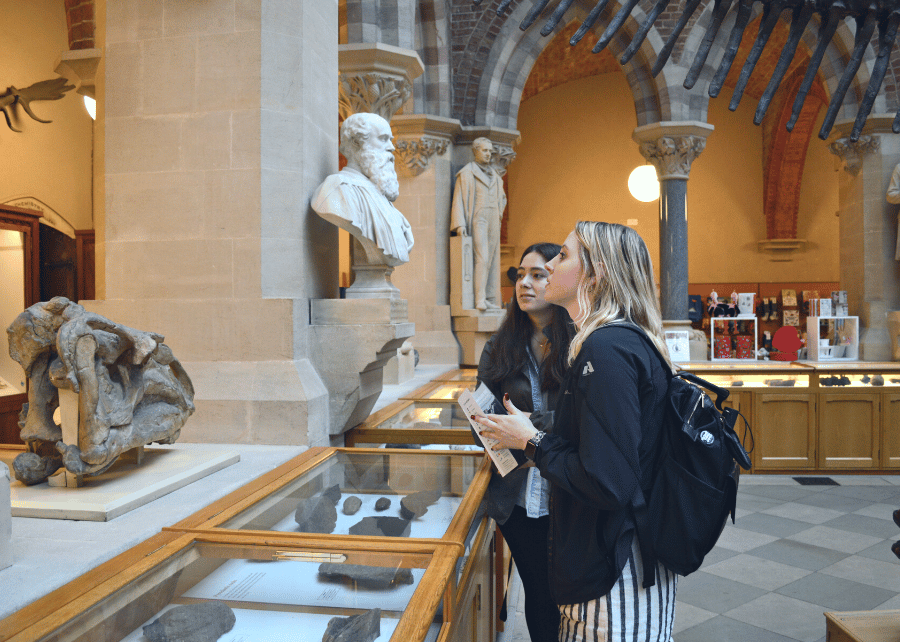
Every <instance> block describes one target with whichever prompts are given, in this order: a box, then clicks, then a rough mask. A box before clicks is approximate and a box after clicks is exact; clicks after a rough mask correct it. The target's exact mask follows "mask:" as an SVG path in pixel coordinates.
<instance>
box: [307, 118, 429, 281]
mask: <svg viewBox="0 0 900 642" xmlns="http://www.w3.org/2000/svg"><path fill="white" fill-rule="evenodd" d="M340 151H341V153H342V154H343V155H344V157H345V158H346V159H347V166H346V167H344V169H342V170H341V171H340V172H338V173H337V174H332V175H331V176H329V177H328V178H326V179H325V181H324V182H323V183H322V184H321V185H319V187H318V189H316V191H315V193H314V194H313V197H312V208H313V210H314V211H315V212H316V213H317V214H318V215H319V216H321V217H322V218H324V219H325V220H327V221H329V222H330V223H334V224H335V225H337V226H338V227H340V228H342V229H345V230H347V231H348V232H349V233H350V234H351V235H352V236H353V237H354V238H355V239H356V240H357V241H358V242H359V245H360V246H361V247H360V248H356V247H355V246H354V269H356V268H358V265H359V263H360V262H361V260H362V259H363V257H359V256H357V255H356V254H357V252H358V250H362V251H364V252H365V259H366V260H367V262H368V263H369V264H381V265H385V266H389V267H396V266H398V265H402V264H404V263H406V262H408V261H409V251H410V250H411V249H412V247H413V242H414V240H413V234H412V228H411V226H410V224H409V221H407V220H406V218H405V217H404V216H403V214H402V213H401V212H400V211H399V210H398V209H397V208H395V207H394V206H393V202H394V201H395V200H397V197H398V196H399V195H400V183H399V181H398V180H397V172H396V170H395V169H394V154H393V151H394V144H393V133H392V132H391V126H390V124H388V122H387V121H386V120H385V119H384V118H382V117H381V116H379V115H377V114H369V113H359V114H353V115H351V116H349V117H348V118H347V119H346V120H344V123H343V125H342V126H341V143H340Z"/></svg>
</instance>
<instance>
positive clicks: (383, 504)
mask: <svg viewBox="0 0 900 642" xmlns="http://www.w3.org/2000/svg"><path fill="white" fill-rule="evenodd" d="M390 507H391V500H389V499H388V498H387V497H379V498H378V501H377V502H375V510H377V511H379V512H381V511H383V510H387V509H388V508H390Z"/></svg>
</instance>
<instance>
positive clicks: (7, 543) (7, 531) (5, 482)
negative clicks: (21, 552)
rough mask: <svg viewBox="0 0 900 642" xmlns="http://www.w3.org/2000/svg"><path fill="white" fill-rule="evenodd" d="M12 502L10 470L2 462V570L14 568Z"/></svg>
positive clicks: (0, 463) (0, 515) (0, 559)
mask: <svg viewBox="0 0 900 642" xmlns="http://www.w3.org/2000/svg"><path fill="white" fill-rule="evenodd" d="M12 562H13V557H12V502H11V501H10V490H9V468H8V467H7V466H6V464H4V463H2V462H0V570H3V569H4V568H6V567H7V566H12Z"/></svg>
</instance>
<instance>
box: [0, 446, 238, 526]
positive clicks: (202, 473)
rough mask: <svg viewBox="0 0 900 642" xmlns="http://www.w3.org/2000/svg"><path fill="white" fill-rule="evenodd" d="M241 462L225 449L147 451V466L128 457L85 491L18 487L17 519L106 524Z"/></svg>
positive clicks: (94, 479) (14, 512)
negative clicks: (41, 518) (67, 520)
mask: <svg viewBox="0 0 900 642" xmlns="http://www.w3.org/2000/svg"><path fill="white" fill-rule="evenodd" d="M15 454H17V453H14V452H13V453H11V455H13V456H14V455H15ZM240 460H241V457H240V455H239V454H237V453H235V452H230V451H226V450H224V449H223V450H208V449H203V450H200V449H193V448H179V447H178V446H177V445H175V446H171V447H166V446H159V447H154V448H145V449H144V461H143V463H142V464H140V465H138V464H137V462H136V461H135V460H134V459H132V458H127V456H123V457H121V458H120V459H119V461H117V462H116V463H115V464H113V466H112V467H111V468H110V469H109V470H107V471H106V472H105V473H102V474H100V475H97V476H96V477H85V478H84V486H82V487H81V488H66V487H65V486H63V487H52V486H50V484H48V483H47V482H44V483H42V484H35V485H34V486H26V485H25V484H23V483H22V482H20V481H13V482H12V484H11V491H12V493H11V494H12V515H13V516H14V517H43V518H48V519H75V520H85V521H94V522H106V521H109V520H111V519H114V518H116V517H118V516H119V515H122V514H124V513H127V512H128V511H131V510H134V509H135V508H139V507H141V506H143V505H144V504H148V503H150V502H152V501H153V500H154V499H157V498H159V497H162V496H163V495H167V494H169V493H171V492H173V491H176V490H178V489H179V488H182V487H184V486H187V485H188V484H190V483H192V482H195V481H197V480H198V479H202V478H203V477H206V476H207V475H211V474H212V473H214V472H216V471H218V470H221V469H223V468H225V467H226V466H230V465H232V464H235V463H237V462H239V461H240ZM6 463H7V464H10V465H11V464H12V460H11V458H10V461H8V462H6Z"/></svg>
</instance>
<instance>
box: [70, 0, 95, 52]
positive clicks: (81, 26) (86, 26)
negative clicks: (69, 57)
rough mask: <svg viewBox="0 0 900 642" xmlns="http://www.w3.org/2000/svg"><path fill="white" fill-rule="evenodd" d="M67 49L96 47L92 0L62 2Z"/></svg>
mask: <svg viewBox="0 0 900 642" xmlns="http://www.w3.org/2000/svg"><path fill="white" fill-rule="evenodd" d="M64 2H65V9H66V27H67V28H68V32H69V49H93V48H94V47H95V46H96V40H95V32H96V21H95V19H94V0H64Z"/></svg>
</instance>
